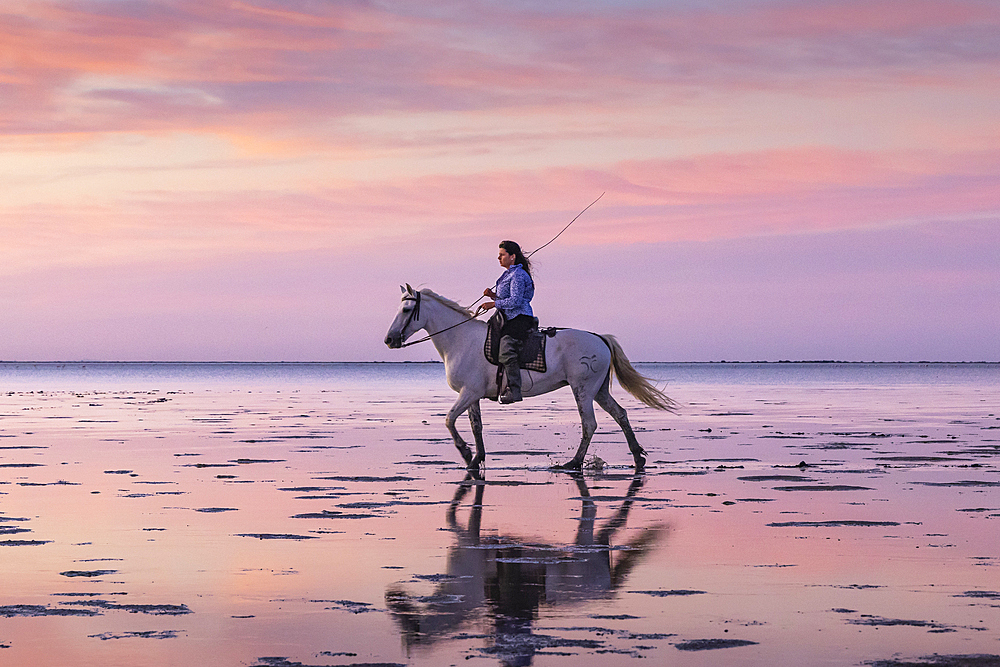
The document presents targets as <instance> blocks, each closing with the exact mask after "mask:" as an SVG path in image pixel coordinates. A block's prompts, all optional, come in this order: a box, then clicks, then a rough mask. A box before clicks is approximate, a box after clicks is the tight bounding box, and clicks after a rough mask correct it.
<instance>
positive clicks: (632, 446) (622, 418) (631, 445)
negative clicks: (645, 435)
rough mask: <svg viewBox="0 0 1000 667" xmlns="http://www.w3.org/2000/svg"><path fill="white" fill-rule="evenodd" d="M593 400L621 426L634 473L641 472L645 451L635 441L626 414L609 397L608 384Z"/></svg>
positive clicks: (623, 409)
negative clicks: (633, 464) (633, 463)
mask: <svg viewBox="0 0 1000 667" xmlns="http://www.w3.org/2000/svg"><path fill="white" fill-rule="evenodd" d="M594 400H595V401H597V404H598V405H600V406H601V407H602V408H604V410H605V411H606V412H607V413H608V414H609V415H611V418H612V419H614V420H615V421H616V422H618V425H619V426H621V429H622V432H624V433H625V440H627V441H628V449H629V451H630V452H632V459H633V460H634V461H635V471H636V472H642V471H643V469H644V468H645V467H646V450H644V449H643V448H642V445H640V444H639V441H638V440H636V438H635V433H633V432H632V425H631V424H629V423H628V413H626V412H625V408H623V407H622V406H620V405H618V401H616V400H615V399H614V398H612V397H611V391H610V389H609V386H608V384H604V386H602V387H601V390H600V391H599V392H597V396H595V397H594Z"/></svg>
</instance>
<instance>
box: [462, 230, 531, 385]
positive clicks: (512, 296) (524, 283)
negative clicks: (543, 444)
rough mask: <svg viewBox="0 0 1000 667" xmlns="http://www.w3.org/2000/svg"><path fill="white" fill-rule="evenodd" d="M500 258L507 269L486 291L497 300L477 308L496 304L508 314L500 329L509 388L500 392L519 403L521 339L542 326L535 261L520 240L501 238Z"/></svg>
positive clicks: (485, 307)
mask: <svg viewBox="0 0 1000 667" xmlns="http://www.w3.org/2000/svg"><path fill="white" fill-rule="evenodd" d="M497 259H499V260H500V266H502V267H503V268H505V269H506V271H505V272H504V274H503V275H502V276H500V278H499V280H497V283H496V286H495V287H494V289H488V288H487V289H486V290H485V291H484V292H483V296H488V297H489V298H491V299H493V301H487V302H486V303H484V304H482V305H481V306H479V311H477V312H482V311H484V310H489V309H490V308H493V307H496V308H497V309H498V310H499V311H500V312H502V313H503V315H504V318H505V320H506V321H505V322H504V325H503V328H502V329H500V356H499V358H498V361H499V362H500V364H501V365H502V366H503V367H504V374H505V375H506V376H507V389H506V390H504V392H503V394H502V395H501V396H500V402H501V403H516V402H517V401H520V400H521V365H520V363H519V362H518V354H519V352H520V351H521V343H522V342H523V341H524V339H525V338H527V337H528V332H530V331H531V330H532V329H534V328H535V327H537V326H538V320H536V319H535V317H534V315H533V313H532V312H531V297H533V296H534V295H535V283H534V282H533V281H532V280H531V263H530V262H528V258H527V257H525V256H524V253H522V252H521V246H519V245H518V244H516V243H514V242H513V241H501V242H500V254H499V255H498V256H497Z"/></svg>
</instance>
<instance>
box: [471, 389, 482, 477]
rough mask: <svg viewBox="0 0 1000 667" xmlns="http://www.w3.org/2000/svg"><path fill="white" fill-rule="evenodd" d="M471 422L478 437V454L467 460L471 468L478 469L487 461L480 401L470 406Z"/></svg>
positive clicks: (473, 434) (474, 434)
mask: <svg viewBox="0 0 1000 667" xmlns="http://www.w3.org/2000/svg"><path fill="white" fill-rule="evenodd" d="M469 423H470V424H472V436H473V437H474V438H475V439H476V456H475V458H473V459H472V461H467V463H468V465H469V468H470V469H473V470H478V469H479V467H480V466H481V465H483V464H484V463H486V445H485V444H483V413H482V411H481V410H480V409H479V401H478V400H476V401H473V402H472V405H470V406H469Z"/></svg>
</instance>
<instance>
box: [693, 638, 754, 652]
mask: <svg viewBox="0 0 1000 667" xmlns="http://www.w3.org/2000/svg"><path fill="white" fill-rule="evenodd" d="M755 644H757V642H752V641H750V640H747V639H692V640H690V641H686V642H681V643H679V644H674V647H675V648H676V649H678V650H680V651H714V650H716V649H720V648H736V647H738V646H753V645H755Z"/></svg>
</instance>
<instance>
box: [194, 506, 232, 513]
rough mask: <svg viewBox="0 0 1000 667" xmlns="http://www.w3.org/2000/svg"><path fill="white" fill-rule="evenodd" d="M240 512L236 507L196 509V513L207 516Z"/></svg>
mask: <svg viewBox="0 0 1000 667" xmlns="http://www.w3.org/2000/svg"><path fill="white" fill-rule="evenodd" d="M236 511H238V510H237V509H236V508H235V507H199V508H197V509H195V512H204V513H206V514H216V513H218V512H236Z"/></svg>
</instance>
